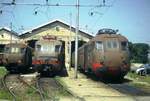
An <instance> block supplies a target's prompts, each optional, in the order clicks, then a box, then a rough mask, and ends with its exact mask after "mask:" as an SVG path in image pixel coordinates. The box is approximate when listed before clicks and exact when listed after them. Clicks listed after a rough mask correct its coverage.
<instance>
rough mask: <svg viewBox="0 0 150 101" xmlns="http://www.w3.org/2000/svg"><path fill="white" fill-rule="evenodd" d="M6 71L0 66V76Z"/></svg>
mask: <svg viewBox="0 0 150 101" xmlns="http://www.w3.org/2000/svg"><path fill="white" fill-rule="evenodd" d="M6 73H7V70H6V69H5V68H3V67H1V66H0V78H2V77H3V76H4V75H5V74H6Z"/></svg>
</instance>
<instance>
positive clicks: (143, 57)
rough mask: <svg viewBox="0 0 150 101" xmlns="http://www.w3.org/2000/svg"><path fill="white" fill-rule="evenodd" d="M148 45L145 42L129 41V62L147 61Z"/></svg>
mask: <svg viewBox="0 0 150 101" xmlns="http://www.w3.org/2000/svg"><path fill="white" fill-rule="evenodd" d="M149 49H150V47H149V45H148V44H146V43H134V44H133V43H131V42H129V50H130V56H131V62H136V63H147V62H148V52H149Z"/></svg>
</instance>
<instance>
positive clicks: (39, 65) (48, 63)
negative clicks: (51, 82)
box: [32, 56, 61, 73]
mask: <svg viewBox="0 0 150 101" xmlns="http://www.w3.org/2000/svg"><path fill="white" fill-rule="evenodd" d="M32 65H33V66H34V68H35V70H36V71H38V72H40V73H52V72H56V71H59V70H60V69H61V66H60V65H61V63H60V62H59V61H58V59H57V58H56V57H48V56H45V57H43V56H42V57H39V58H36V59H33V60H32Z"/></svg>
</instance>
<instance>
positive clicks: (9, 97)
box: [0, 89, 12, 100]
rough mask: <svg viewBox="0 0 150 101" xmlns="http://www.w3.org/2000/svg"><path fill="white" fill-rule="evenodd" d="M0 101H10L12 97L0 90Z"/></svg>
mask: <svg viewBox="0 0 150 101" xmlns="http://www.w3.org/2000/svg"><path fill="white" fill-rule="evenodd" d="M0 99H8V100H12V96H11V95H10V94H9V92H8V91H5V90H3V89H0Z"/></svg>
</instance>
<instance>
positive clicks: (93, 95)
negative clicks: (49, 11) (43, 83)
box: [58, 69, 149, 101]
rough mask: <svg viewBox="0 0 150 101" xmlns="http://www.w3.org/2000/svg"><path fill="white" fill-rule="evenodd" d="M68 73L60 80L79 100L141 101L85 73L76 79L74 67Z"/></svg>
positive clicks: (79, 74)
mask: <svg viewBox="0 0 150 101" xmlns="http://www.w3.org/2000/svg"><path fill="white" fill-rule="evenodd" d="M68 75H69V76H68V77H60V78H59V80H58V81H59V83H61V84H62V86H64V87H65V88H66V89H67V90H68V91H69V92H70V93H71V94H73V95H74V96H75V97H76V98H77V99H78V100H79V101H80V100H82V101H140V100H137V99H135V98H134V97H131V96H127V95H125V94H122V93H120V92H118V91H117V90H115V89H113V88H111V87H110V86H107V85H106V84H104V83H102V82H100V81H94V80H92V79H89V78H87V77H86V76H85V75H84V74H81V73H78V79H75V78H74V70H73V69H71V71H68ZM144 101H149V99H148V100H144Z"/></svg>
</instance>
